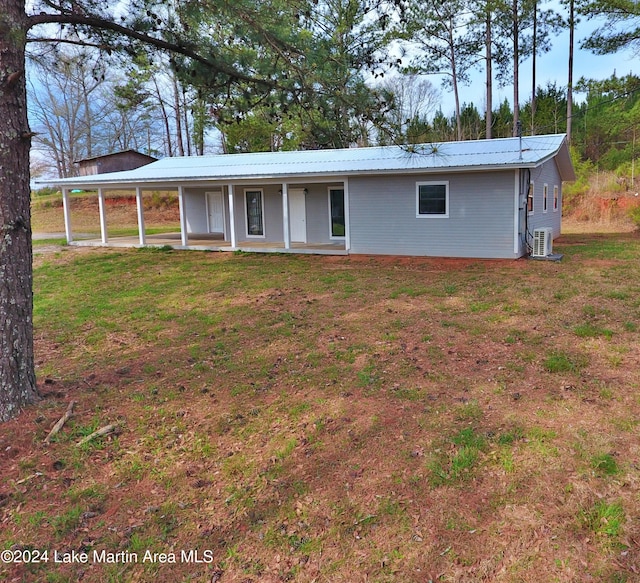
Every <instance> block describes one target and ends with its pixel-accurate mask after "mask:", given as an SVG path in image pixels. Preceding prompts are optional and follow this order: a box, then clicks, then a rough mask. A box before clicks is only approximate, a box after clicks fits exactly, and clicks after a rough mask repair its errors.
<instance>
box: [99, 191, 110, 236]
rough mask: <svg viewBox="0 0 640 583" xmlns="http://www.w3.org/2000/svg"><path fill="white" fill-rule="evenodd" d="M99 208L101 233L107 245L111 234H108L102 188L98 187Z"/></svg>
mask: <svg viewBox="0 0 640 583" xmlns="http://www.w3.org/2000/svg"><path fill="white" fill-rule="evenodd" d="M98 208H99V209H100V235H101V237H102V244H103V245H106V244H107V243H108V242H109V236H108V235H107V213H106V210H105V204H104V191H103V190H102V188H98Z"/></svg>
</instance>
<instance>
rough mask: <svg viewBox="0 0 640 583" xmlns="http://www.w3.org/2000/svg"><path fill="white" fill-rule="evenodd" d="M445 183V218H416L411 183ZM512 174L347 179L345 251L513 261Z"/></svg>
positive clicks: (414, 195) (509, 172) (503, 172)
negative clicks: (348, 238) (348, 243)
mask: <svg viewBox="0 0 640 583" xmlns="http://www.w3.org/2000/svg"><path fill="white" fill-rule="evenodd" d="M438 181H443V182H445V181H448V182H449V217H448V218H442V217H437V218H436V217H433V218H431V217H430V218H422V217H420V218H417V217H416V196H417V195H416V183H418V182H438ZM514 198H515V175H514V172H513V171H502V172H476V173H459V174H458V173H455V174H454V173H450V174H444V173H443V174H425V175H412V176H366V177H364V176H363V177H354V178H350V179H349V209H350V217H351V232H350V235H351V252H352V253H365V254H368V253H371V254H388V255H425V256H434V257H478V258H489V257H494V258H514V257H516V256H517V254H516V253H514V223H515V218H514V211H515V209H514Z"/></svg>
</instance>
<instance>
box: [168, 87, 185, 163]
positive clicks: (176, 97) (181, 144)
mask: <svg viewBox="0 0 640 583" xmlns="http://www.w3.org/2000/svg"><path fill="white" fill-rule="evenodd" d="M171 81H172V83H173V105H174V108H175V110H176V148H177V149H178V156H184V142H183V141H182V113H181V109H182V108H181V107H180V93H179V91H178V80H177V79H176V77H175V75H172V76H171Z"/></svg>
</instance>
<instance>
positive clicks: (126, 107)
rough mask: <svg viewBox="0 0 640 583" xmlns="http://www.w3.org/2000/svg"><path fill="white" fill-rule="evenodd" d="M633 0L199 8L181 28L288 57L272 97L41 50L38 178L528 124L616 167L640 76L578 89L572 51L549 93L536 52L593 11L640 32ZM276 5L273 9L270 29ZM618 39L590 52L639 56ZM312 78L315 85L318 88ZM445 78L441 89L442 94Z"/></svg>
mask: <svg viewBox="0 0 640 583" xmlns="http://www.w3.org/2000/svg"><path fill="white" fill-rule="evenodd" d="M623 4H624V2H620V1H617V2H615V3H607V2H585V1H583V2H574V0H563V2H561V3H560V4H559V5H558V3H554V6H556V7H557V10H551V9H549V8H547V6H546V5H543V4H542V3H540V2H538V1H537V0H504V1H501V0H495V1H489V0H452V1H451V2H446V3H436V2H433V3H430V2H411V1H396V2H385V3H383V2H364V1H362V0H316V1H314V2H303V1H300V0H280V1H277V2H275V1H272V2H269V3H268V4H265V3H264V2H259V3H257V2H255V1H254V2H253V3H252V2H250V1H248V0H244V2H241V3H239V4H238V6H237V7H236V9H235V10H230V9H228V8H220V7H218V4H217V3H215V2H213V3H210V4H209V3H199V4H198V5H197V7H196V6H191V5H185V7H184V12H183V13H182V14H180V15H179V16H180V18H183V19H184V20H185V22H188V21H191V22H196V21H197V22H198V25H199V30H204V31H205V32H206V34H207V35H209V41H210V42H213V43H214V44H215V45H218V46H223V45H224V46H225V48H226V49H228V50H229V51H230V53H231V54H230V56H229V58H231V59H236V60H238V61H242V62H245V63H247V64H248V66H249V67H251V66H253V65H254V63H252V59H255V62H256V63H261V66H264V63H263V62H262V61H265V62H266V61H267V60H268V59H269V58H271V59H274V60H275V61H278V60H279V61H280V62H279V64H278V65H279V67H280V69H279V70H278V73H277V77H279V81H280V82H279V83H277V84H275V85H274V87H273V88H269V90H268V91H259V90H256V88H255V85H254V84H253V82H252V81H251V80H250V79H249V80H247V81H246V82H243V83H238V84H236V85H235V86H234V87H230V86H225V85H224V84H223V85H216V84H215V78H208V77H207V74H206V71H205V70H204V69H200V68H196V67H194V66H193V64H191V65H189V66H187V65H186V64H185V62H183V61H181V60H180V59H178V58H175V57H170V56H168V55H166V54H165V55H162V54H159V53H157V52H150V51H148V50H146V51H144V52H138V51H136V52H135V53H134V51H133V50H129V51H127V50H126V47H125V55H126V57H127V58H123V56H122V53H119V52H113V53H111V55H108V54H105V52H104V51H103V50H100V49H99V48H93V47H91V48H87V47H86V46H84V47H78V46H77V44H76V43H74V44H72V45H60V44H54V45H52V46H51V45H50V44H48V43H47V44H43V43H39V44H35V45H34V49H33V50H32V51H31V53H30V57H31V58H30V70H31V76H30V83H29V96H30V107H29V114H30V120H31V126H32V129H33V130H34V132H35V134H36V135H35V138H34V143H35V146H36V150H37V152H38V153H40V155H39V156H35V157H34V158H33V172H34V173H35V174H38V175H48V176H61V177H66V176H72V175H74V173H75V172H77V166H76V165H74V162H75V161H77V160H79V159H82V158H86V157H91V156H95V155H100V154H105V153H109V152H114V151H119V150H126V149H129V148H133V149H136V150H139V151H141V152H144V153H148V154H150V155H154V156H160V157H161V156H175V155H180V156H184V155H198V154H203V153H205V152H220V151H224V152H230V153H234V152H247V151H264V150H291V149H313V148H326V147H350V146H354V145H376V144H389V143H419V142H440V141H450V140H456V139H462V140H466V139H483V138H487V137H506V136H511V135H514V134H515V133H516V132H517V131H518V130H517V128H518V126H520V127H521V131H522V132H523V134H524V135H526V134H540V133H564V132H567V133H570V134H571V143H572V145H573V147H574V154H575V155H576V156H579V157H580V158H581V159H583V160H590V161H591V162H593V163H595V164H598V165H599V167H601V168H603V169H616V168H618V167H619V166H620V165H624V164H625V163H628V162H629V161H630V160H631V157H632V156H633V155H634V151H635V130H636V125H637V124H638V122H639V121H640V111H639V109H638V107H640V106H638V99H639V93H638V91H637V90H638V88H639V87H640V78H639V77H636V76H635V75H633V74H629V75H627V76H624V77H617V76H616V74H615V73H613V72H612V75H611V77H610V78H608V79H599V80H598V79H585V78H581V79H579V80H577V81H576V82H573V80H572V71H570V69H571V67H572V65H571V63H570V62H569V54H570V52H571V51H572V50H573V46H570V47H567V53H566V54H567V63H568V69H567V82H566V84H565V83H562V84H560V83H559V82H558V83H554V84H548V85H547V86H536V85H535V83H536V81H535V79H536V75H535V67H536V58H535V57H536V56H538V55H540V54H541V53H543V52H545V51H548V50H549V49H550V47H551V38H552V37H553V36H554V35H556V34H557V33H558V32H559V31H560V30H561V29H563V28H570V29H572V30H573V29H574V28H575V27H576V23H578V22H579V16H580V15H582V18H583V19H584V18H586V17H588V16H589V15H591V16H593V15H602V14H604V15H609V18H610V22H611V23H612V26H613V24H615V23H617V22H619V21H621V20H623V21H624V22H625V23H626V24H627V25H628V23H629V22H632V23H634V24H635V23H636V18H640V17H639V16H637V15H636V14H635V13H634V12H633V10H635V12H638V8H637V7H636V6H635V5H634V3H629V5H628V6H627V8H628V11H627V13H625V14H621V11H622V10H623V9H624V6H623ZM266 9H269V10H271V11H272V13H271V15H270V16H269V18H268V19H266V20H265V14H267V13H266V12H265V10H266ZM632 9H633V10H632ZM275 14H278V15H279V19H278V18H277V17H276V16H274V15H275ZM257 23H260V25H259V26H261V27H264V28H265V30H262V31H260V32H261V34H268V35H270V36H269V43H271V45H272V46H271V47H270V49H271V50H270V51H268V53H266V54H265V55H262V54H261V51H262V50H263V48H262V47H261V46H260V42H261V41H259V40H258V41H256V39H255V38H253V39H252V38H251V35H249V34H248V29H249V28H250V27H251V26H258V24H257ZM267 27H269V28H267ZM608 30H609V34H608V35H606V36H592V37H590V38H589V39H588V41H585V42H583V43H582V44H583V45H584V46H585V47H586V48H590V49H591V50H593V51H595V52H603V51H611V50H617V49H619V48H627V47H629V46H631V48H633V46H632V45H633V43H634V42H635V41H634V39H633V38H631V37H630V38H627V39H626V42H622V41H621V40H620V39H619V38H617V37H616V33H615V31H616V30H617V29H615V28H612V27H610V28H609V29H608ZM625 31H626V32H625V34H627V35H629V33H628V26H627V28H625ZM247 38H248V40H249V41H250V42H246V39H247ZM573 38H574V35H572V36H571V43H572V45H573V44H574V40H573ZM296 51H298V53H297V54H294V53H295V52H296ZM127 53H129V54H128V55H127ZM525 60H526V61H527V66H531V64H532V66H533V75H532V77H533V85H532V86H531V87H528V88H524V87H520V85H521V83H520V82H519V80H518V76H519V71H520V69H521V68H522V66H523V62H524V61H525ZM256 68H257V67H256ZM286 68H288V69H289V71H287V70H286ZM473 69H480V70H483V71H484V72H485V77H486V87H485V92H484V98H485V99H484V100H483V105H482V106H478V105H476V104H474V103H461V102H460V98H459V92H460V87H461V86H462V85H464V84H466V83H468V82H469V79H470V73H471V71H472V70H473ZM299 75H303V76H304V77H305V79H306V80H308V83H307V84H306V86H305V87H303V86H302V83H300V81H299V79H298V80H296V77H298V76H299ZM433 75H437V77H433ZM440 79H443V82H442V86H441V87H439V86H436V85H435V84H434V83H435V82H437V81H438V80H440ZM496 86H499V87H501V88H503V89H504V88H511V89H513V98H512V99H510V100H507V99H505V100H503V101H502V102H500V103H494V102H493V93H494V92H495V87H496ZM534 87H535V92H534V91H533V88H534ZM574 100H575V101H576V103H573V101H574ZM445 103H446V104H447V105H446V106H445V105H444V104H445ZM512 103H513V104H517V107H514V106H512V105H511V104H512ZM452 104H453V107H452ZM485 104H486V105H485ZM568 120H570V121H569V122H568ZM518 122H519V123H518ZM45 161H46V162H45Z"/></svg>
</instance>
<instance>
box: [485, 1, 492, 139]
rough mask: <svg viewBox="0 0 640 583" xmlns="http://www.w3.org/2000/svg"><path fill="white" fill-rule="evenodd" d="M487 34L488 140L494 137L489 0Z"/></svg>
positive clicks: (486, 119) (486, 116)
mask: <svg viewBox="0 0 640 583" xmlns="http://www.w3.org/2000/svg"><path fill="white" fill-rule="evenodd" d="M486 10H487V13H486V34H485V42H484V50H485V59H486V61H487V113H486V115H485V124H486V132H485V133H486V136H487V140H490V139H491V138H492V137H493V71H492V68H493V56H492V48H493V45H492V43H493V40H492V38H491V8H490V6H489V3H488V2H487V8H486Z"/></svg>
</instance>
